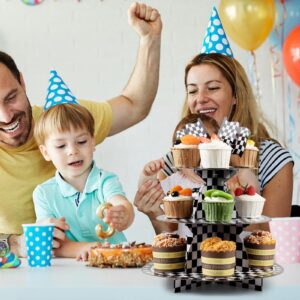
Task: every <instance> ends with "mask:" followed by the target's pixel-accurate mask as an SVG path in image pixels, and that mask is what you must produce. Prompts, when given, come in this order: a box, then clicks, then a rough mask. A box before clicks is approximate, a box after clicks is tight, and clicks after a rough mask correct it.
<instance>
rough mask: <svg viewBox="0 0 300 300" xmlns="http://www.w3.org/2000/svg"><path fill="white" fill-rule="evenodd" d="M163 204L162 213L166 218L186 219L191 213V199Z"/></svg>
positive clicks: (165, 201)
mask: <svg viewBox="0 0 300 300" xmlns="http://www.w3.org/2000/svg"><path fill="white" fill-rule="evenodd" d="M163 202H164V211H165V216H166V217H167V218H174V219H188V218H190V217H191V215H192V213H193V199H192V198H191V200H174V201H172V200H171V201H169V200H168V201H167V200H163Z"/></svg>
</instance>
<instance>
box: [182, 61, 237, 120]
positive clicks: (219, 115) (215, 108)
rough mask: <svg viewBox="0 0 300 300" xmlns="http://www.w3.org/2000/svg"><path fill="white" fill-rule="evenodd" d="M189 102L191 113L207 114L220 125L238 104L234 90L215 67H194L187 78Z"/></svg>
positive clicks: (207, 65)
mask: <svg viewBox="0 0 300 300" xmlns="http://www.w3.org/2000/svg"><path fill="white" fill-rule="evenodd" d="M186 84H187V87H186V89H187V101H188V106H189V109H190V111H191V113H194V114H199V113H201V114H205V115H208V116H210V117H212V118H214V119H215V120H216V121H217V122H218V124H219V125H220V124H221V123H222V121H223V119H224V118H225V117H228V118H229V116H230V113H231V110H232V107H233V105H234V104H236V99H235V98H234V96H233V93H232V88H231V86H230V84H229V82H228V81H227V80H226V78H225V77H224V76H223V74H222V73H221V71H220V70H219V69H218V68H217V67H216V66H213V65H209V64H204V63H203V64H200V65H196V66H193V67H192V68H191V69H190V70H189V73H188V74H187V78H186Z"/></svg>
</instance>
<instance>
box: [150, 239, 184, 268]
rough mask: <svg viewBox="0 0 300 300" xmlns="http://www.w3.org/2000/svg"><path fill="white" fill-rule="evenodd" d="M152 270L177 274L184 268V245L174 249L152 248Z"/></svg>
mask: <svg viewBox="0 0 300 300" xmlns="http://www.w3.org/2000/svg"><path fill="white" fill-rule="evenodd" d="M152 250H153V265H154V270H155V271H158V272H170V271H172V272H179V271H183V270H184V268H185V254H186V245H182V246H175V247H155V246H153V247H152Z"/></svg>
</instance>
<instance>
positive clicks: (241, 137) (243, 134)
mask: <svg viewBox="0 0 300 300" xmlns="http://www.w3.org/2000/svg"><path fill="white" fill-rule="evenodd" d="M249 136H250V130H249V129H248V128H246V127H240V128H239V132H238V133H237V136H236V139H235V140H234V144H233V146H232V149H233V150H232V154H238V155H239V156H242V155H243V153H244V151H245V149H246V144H247V139H248V138H249Z"/></svg>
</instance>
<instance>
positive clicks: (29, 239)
mask: <svg viewBox="0 0 300 300" xmlns="http://www.w3.org/2000/svg"><path fill="white" fill-rule="evenodd" d="M22 226H23V231H24V236H25V242H26V250H27V258H28V265H29V266H30V267H47V266H51V258H52V241H53V231H54V224H23V225H22Z"/></svg>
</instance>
